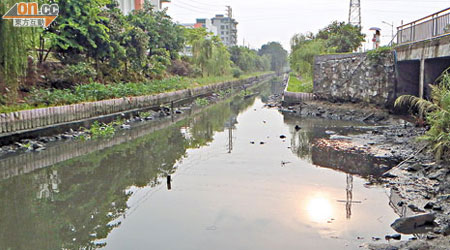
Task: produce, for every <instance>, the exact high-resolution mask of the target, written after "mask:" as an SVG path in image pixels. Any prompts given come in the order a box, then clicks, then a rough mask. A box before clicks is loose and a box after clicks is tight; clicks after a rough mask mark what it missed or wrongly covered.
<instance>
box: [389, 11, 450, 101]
mask: <svg viewBox="0 0 450 250" xmlns="http://www.w3.org/2000/svg"><path fill="white" fill-rule="evenodd" d="M395 51H396V54H397V72H398V75H397V79H398V85H397V95H398V96H400V95H405V94H408V95H415V96H419V97H421V98H427V97H429V95H430V88H429V85H430V84H433V83H435V81H436V79H437V78H438V77H439V76H440V75H441V74H442V72H444V71H445V70H446V69H447V68H449V67H450V8H447V9H444V10H442V11H439V12H436V13H433V14H431V15H429V16H426V17H423V18H421V19H418V20H416V21H413V22H411V23H408V24H405V25H402V26H400V27H398V28H397V45H396V47H395Z"/></svg>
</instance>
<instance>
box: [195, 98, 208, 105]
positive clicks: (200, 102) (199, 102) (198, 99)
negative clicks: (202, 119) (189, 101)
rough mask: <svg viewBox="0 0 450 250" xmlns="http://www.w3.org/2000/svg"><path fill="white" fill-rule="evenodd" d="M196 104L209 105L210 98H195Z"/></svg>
mask: <svg viewBox="0 0 450 250" xmlns="http://www.w3.org/2000/svg"><path fill="white" fill-rule="evenodd" d="M195 104H197V105H198V106H208V105H209V100H208V99H206V98H197V99H195Z"/></svg>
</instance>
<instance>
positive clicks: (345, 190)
mask: <svg viewBox="0 0 450 250" xmlns="http://www.w3.org/2000/svg"><path fill="white" fill-rule="evenodd" d="M268 89H269V88H267V89H266V90H265V91H264V92H265V93H266V94H265V95H263V97H262V99H263V100H265V99H266V97H265V96H267V92H270V91H269V90H268ZM295 125H299V126H300V127H302V130H300V131H296V130H295V128H294V127H295ZM350 125H355V124H349V123H337V122H333V123H330V122H328V121H324V120H299V119H297V118H292V117H288V116H286V117H285V116H283V115H282V114H280V113H279V112H278V111H277V110H275V109H268V108H265V107H264V102H263V101H262V100H261V98H260V97H258V98H253V99H246V100H244V99H242V98H235V99H234V100H232V101H230V102H225V103H221V104H218V105H215V106H213V107H210V108H208V109H207V110H205V111H204V112H201V113H199V114H194V115H192V116H191V117H189V118H188V119H186V120H183V121H179V122H177V123H174V124H171V125H164V126H165V128H164V129H160V130H156V131H152V130H154V129H150V128H149V127H147V126H143V127H140V128H136V129H134V130H132V131H124V132H123V133H122V134H119V135H117V136H116V137H115V138H113V139H111V140H109V141H97V142H74V143H72V144H73V146H71V145H68V146H67V147H73V148H71V149H70V150H69V149H68V150H69V151H71V152H70V153H71V154H69V155H67V156H65V155H63V154H62V153H60V154H58V155H56V153H53V154H48V153H47V155H45V153H41V154H35V155H33V156H32V157H34V158H33V159H34V160H33V163H28V164H25V165H24V164H23V163H22V162H23V161H24V160H23V159H20V156H16V159H13V160H11V159H3V160H0V163H1V161H6V160H8V162H11V163H10V166H8V168H7V172H6V170H4V173H3V174H2V177H3V178H2V179H1V180H0V249H61V248H67V249H79V248H95V247H96V246H103V247H104V248H105V249H168V250H169V249H192V250H194V249H195V250H196V249H355V248H358V246H359V245H360V244H362V243H363V242H365V241H371V238H372V237H373V236H375V237H380V238H384V235H386V234H390V233H394V232H393V230H392V229H391V228H390V227H389V225H390V223H391V222H393V221H394V220H395V219H396V218H397V217H398V216H397V215H396V214H395V213H394V211H393V209H392V208H391V207H390V206H389V194H388V193H387V190H386V189H384V188H382V187H371V188H368V187H366V186H364V183H365V182H366V181H365V180H364V179H363V178H362V177H358V176H367V175H369V174H371V172H370V169H371V163H370V162H369V161H367V162H366V164H364V162H361V159H357V160H354V161H353V162H352V160H351V159H345V162H344V161H343V159H344V158H345V156H336V155H334V154H332V153H330V152H322V151H320V150H318V149H315V148H314V147H312V146H311V142H312V141H313V140H314V139H315V138H318V137H323V136H326V135H325V133H324V131H325V130H330V129H331V130H335V131H344V130H348V129H349V126H350ZM280 135H285V136H286V137H287V138H286V139H280ZM49 150H51V149H49ZM83 150H84V151H83ZM66 151H67V150H65V151H64V152H66ZM77 152H81V153H78V154H77ZM63 156H64V157H63ZM22 157H23V156H22ZM28 157H31V156H28ZM39 157H40V158H39ZM58 157H59V158H58ZM342 157H344V158H342ZM350 158H351V157H350ZM24 159H25V158H24ZM27 159H28V158H27ZM14 162H15V163H14ZM340 162H341V164H340ZM314 163H316V164H320V165H323V166H324V167H319V166H317V165H314ZM14 164H16V165H14ZM33 164H34V165H33ZM337 166H338V167H337ZM337 169H338V170H337ZM358 171H360V172H358ZM348 173H352V174H357V175H350V174H348ZM373 174H377V173H375V172H374V173H373ZM167 176H170V178H168V177H167ZM96 244H97V245H96Z"/></svg>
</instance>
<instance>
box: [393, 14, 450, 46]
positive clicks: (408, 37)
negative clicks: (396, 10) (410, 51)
mask: <svg viewBox="0 0 450 250" xmlns="http://www.w3.org/2000/svg"><path fill="white" fill-rule="evenodd" d="M443 35H450V8H447V9H444V10H442V11H439V12H436V13H433V14H431V15H429V16H426V17H424V18H421V19H419V20H416V21H414V22H411V23H408V24H405V25H402V26H400V27H398V28H397V43H398V44H404V43H412V42H420V41H424V40H428V39H432V38H435V37H439V36H443Z"/></svg>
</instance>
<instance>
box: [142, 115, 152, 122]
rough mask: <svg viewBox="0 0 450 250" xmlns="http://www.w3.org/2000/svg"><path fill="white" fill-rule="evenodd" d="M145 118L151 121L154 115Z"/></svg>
mask: <svg viewBox="0 0 450 250" xmlns="http://www.w3.org/2000/svg"><path fill="white" fill-rule="evenodd" d="M144 120H146V121H151V120H153V117H151V116H148V117H145V118H144Z"/></svg>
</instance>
